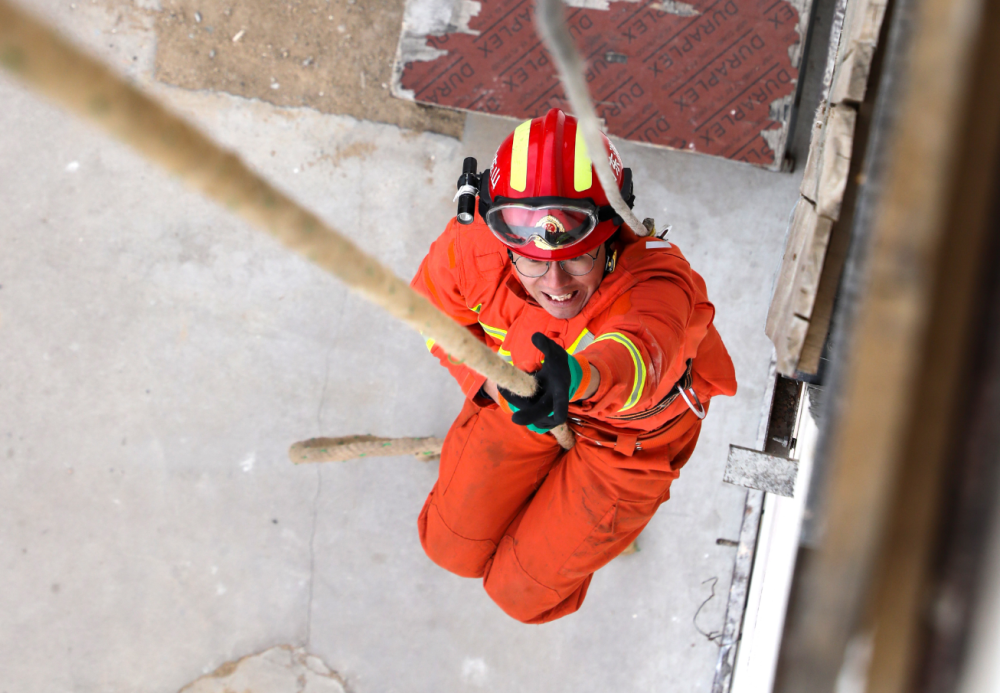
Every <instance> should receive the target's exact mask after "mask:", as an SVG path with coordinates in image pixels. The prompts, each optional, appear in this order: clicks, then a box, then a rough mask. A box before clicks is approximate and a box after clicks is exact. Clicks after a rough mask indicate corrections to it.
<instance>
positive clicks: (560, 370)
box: [497, 332, 590, 433]
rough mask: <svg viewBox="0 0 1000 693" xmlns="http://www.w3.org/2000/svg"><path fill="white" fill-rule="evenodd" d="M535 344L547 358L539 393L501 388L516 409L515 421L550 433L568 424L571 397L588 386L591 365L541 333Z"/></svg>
mask: <svg viewBox="0 0 1000 693" xmlns="http://www.w3.org/2000/svg"><path fill="white" fill-rule="evenodd" d="M531 343H532V344H534V345H535V347H536V348H537V349H538V350H539V351H540V352H542V356H544V357H545V360H544V362H543V363H542V367H541V368H540V369H539V370H538V371H536V372H535V374H534V375H535V379H536V380H537V381H538V389H537V390H536V391H535V394H534V395H533V396H531V397H522V396H520V395H515V394H514V393H513V392H511V391H510V390H505V389H504V388H502V387H501V388H497V389H498V391H499V392H500V396H501V397H502V398H503V399H504V400H506V403H507V406H508V407H509V409H510V410H511V412H513V416H512V417H511V420H512V421H513V422H514V423H516V424H517V425H519V426H527V427H528V430H530V431H534V432H535V433H548V432H549V431H550V430H551V429H553V428H555V427H556V426H558V425H560V424H563V423H566V417H567V416H568V414H569V403H570V400H571V398H572V397H574V396H575V395H576V394H577V393H578V392H580V391H582V390H583V389H586V385H585V384H584V387H583V388H581V387H580V385H581V384H583V381H584V380H586V381H588V382H589V380H590V364H589V363H587V362H586V361H585V360H584V359H582V358H578V357H575V356H570V355H569V354H568V353H566V350H565V349H563V348H562V347H561V346H559V345H558V344H556V343H555V342H553V341H552V340H551V339H549V338H548V337H546V336H545V335H544V334H542V333H541V332H536V333H535V334H533V335H532V336H531Z"/></svg>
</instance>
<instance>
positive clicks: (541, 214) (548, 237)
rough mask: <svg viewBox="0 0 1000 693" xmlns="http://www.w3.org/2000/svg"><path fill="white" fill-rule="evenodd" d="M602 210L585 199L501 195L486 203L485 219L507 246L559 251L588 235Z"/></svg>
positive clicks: (599, 219)
mask: <svg viewBox="0 0 1000 693" xmlns="http://www.w3.org/2000/svg"><path fill="white" fill-rule="evenodd" d="M603 211H604V210H602V209H598V207H597V205H595V204H594V202H593V201H592V200H589V199H583V200H576V199H569V198H563V197H536V198H531V199H524V200H505V199H504V198H502V197H501V198H497V200H496V201H495V202H494V203H493V204H492V205H490V207H489V209H488V210H487V211H486V214H485V221H486V225H487V226H488V227H489V228H490V230H491V231H492V232H493V233H494V234H495V235H496V236H497V238H499V239H500V240H501V241H502V242H503V243H504V244H505V245H507V246H509V247H511V248H521V247H524V246H526V245H528V244H529V243H534V244H535V246H537V247H538V248H539V249H541V250H559V249H562V248H567V247H569V246H572V245H575V244H577V243H579V242H580V241H582V240H583V239H584V238H586V237H587V236H588V235H590V233H591V232H592V231H593V230H594V229H595V228H596V227H597V224H598V223H600V222H601V221H603V219H602V218H601V217H602V216H603V215H602V212H603ZM609 216H610V215H609Z"/></svg>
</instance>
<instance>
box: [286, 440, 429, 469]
mask: <svg viewBox="0 0 1000 693" xmlns="http://www.w3.org/2000/svg"><path fill="white" fill-rule="evenodd" d="M443 446H444V440H443V439H442V438H376V437H375V436H345V437H343V438H310V439H309V440H303V441H302V442H301V443H296V444H295V445H293V446H292V449H291V450H289V451H288V457H289V458H290V459H291V460H292V462H294V463H295V464H309V463H310V462H345V461H347V460H353V459H358V458H360V457H395V456H401V455H414V456H415V457H416V458H417V459H418V460H421V461H423V462H430V461H431V460H435V459H437V458H438V457H440V456H441V448H442V447H443Z"/></svg>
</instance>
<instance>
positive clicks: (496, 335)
mask: <svg viewBox="0 0 1000 693" xmlns="http://www.w3.org/2000/svg"><path fill="white" fill-rule="evenodd" d="M479 324H480V325H482V327H483V331H484V332H486V334H488V335H489V336H490V337H493V339H495V340H497V341H498V342H500V343H501V344H502V343H503V340H504V339H506V338H507V330H501V329H500V328H499V327H490V326H489V325H487V324H486V323H484V322H483V321H482V320H480V321H479Z"/></svg>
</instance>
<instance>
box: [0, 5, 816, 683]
mask: <svg viewBox="0 0 1000 693" xmlns="http://www.w3.org/2000/svg"><path fill="white" fill-rule="evenodd" d="M33 7H35V8H36V9H37V10H39V11H40V12H41V13H42V14H44V15H46V16H47V17H48V18H50V19H51V20H52V21H54V22H56V23H57V24H59V25H60V26H62V27H63V28H64V29H65V30H67V31H70V32H71V34H72V36H73V37H74V38H75V39H76V40H78V41H79V42H81V43H82V44H83V45H85V46H86V47H88V48H89V49H90V50H93V51H95V52H96V53H97V54H99V55H100V56H102V57H103V58H104V59H105V60H107V61H108V62H109V63H110V64H112V65H114V66H115V67H116V68H117V69H120V70H121V71H122V72H124V73H126V74H129V75H131V76H133V77H134V78H135V79H137V80H138V81H139V82H140V83H141V84H143V85H145V86H146V88H148V89H149V90H150V91H152V92H153V93H155V94H157V95H159V96H160V97H161V98H163V99H165V100H166V101H167V102H168V103H169V104H170V105H171V106H172V107H173V108H176V109H177V110H179V111H180V112H182V113H184V114H186V115H187V116H189V117H191V118H193V119H194V120H195V121H196V122H197V123H198V124H199V125H200V126H201V127H203V128H204V129H205V130H206V131H208V132H209V133H210V134H212V135H213V136H214V137H216V138H217V139H219V140H220V141H222V142H223V143H224V144H226V145H227V146H230V147H232V148H235V149H237V150H238V151H239V152H240V153H241V155H243V156H244V157H245V158H246V159H247V160H248V161H249V162H250V163H251V164H252V165H253V166H255V167H257V168H258V169H259V170H260V171H261V172H262V173H264V175H266V176H267V177H268V178H269V179H270V180H272V181H274V182H276V183H277V184H278V185H280V186H282V187H283V188H284V189H286V190H288V191H289V192H290V193H291V194H292V195H293V196H295V197H296V198H297V199H299V200H302V201H303V202H304V203H305V204H306V205H308V206H309V207H310V208H312V209H314V210H316V211H317V212H318V213H319V214H320V215H322V216H323V218H324V219H326V220H328V221H329V222H330V223H332V224H333V225H335V226H336V227H338V228H340V229H342V230H349V231H352V232H353V233H354V234H355V237H356V239H357V241H358V242H359V244H360V245H362V246H363V247H364V248H365V249H366V250H368V251H370V252H372V253H374V254H375V255H377V256H378V257H380V258H381V259H382V260H383V261H384V262H386V263H387V264H388V265H389V266H390V267H392V268H393V269H394V270H395V271H396V272H398V273H399V274H400V275H403V276H411V275H412V273H413V272H414V271H415V269H416V267H417V264H418V263H419V261H420V259H421V257H422V255H423V253H424V252H425V250H426V248H427V246H428V245H429V244H430V242H431V241H432V240H433V239H434V238H435V237H436V236H437V234H438V233H439V232H440V230H441V229H442V228H443V227H444V224H445V223H446V222H447V220H448V219H449V218H450V216H451V215H452V214H454V207H453V203H452V201H451V198H452V195H453V192H454V181H455V178H456V176H457V173H458V172H459V171H460V169H461V162H462V158H463V157H464V156H467V155H473V156H477V157H478V158H479V159H480V161H481V162H486V161H488V160H489V159H490V158H491V157H492V154H493V150H494V148H495V146H496V144H497V143H498V142H499V140H500V139H501V138H502V136H503V135H504V134H506V133H507V132H509V131H510V129H511V128H512V124H511V123H510V122H509V121H498V120H490V119H485V118H469V119H468V120H467V121H466V123H465V130H464V134H463V137H462V139H461V140H458V139H454V138H449V137H445V136H442V135H438V134H433V133H426V132H414V131H408V130H401V129H398V128H396V127H393V126H389V125H384V124H376V123H372V122H366V121H358V120H355V119H353V118H350V117H346V116H342V115H329V114H322V113H319V112H317V111H314V110H311V109H282V108H278V107H275V106H273V105H271V104H266V103H262V102H260V101H255V100H246V99H242V98H238V97H234V96H230V95H226V94H218V93H213V92H204V91H203V92H191V91H185V90H182V89H178V88H174V87H170V86H165V85H163V84H159V83H156V82H154V81H153V80H152V74H153V71H152V66H153V63H154V55H153V53H154V48H155V42H154V38H155V37H154V33H153V31H154V30H153V22H151V21H149V20H148V18H146V16H145V15H142V16H140V17H139V19H137V20H135V21H129V20H127V19H126V20H121V17H122V16H126V17H127V16H130V13H131V12H132V11H133V9H134V8H135V6H134V5H129V4H128V3H122V4H119V5H115V4H97V3H92V2H86V1H84V2H65V1H63V0H36V2H35V3H34V4H33ZM150 11H151V12H152V11H155V9H151V10H150ZM140 20H141V21H140ZM0 101H2V103H4V105H5V108H4V109H3V110H2V111H0V133H2V134H0V180H3V181H4V185H3V186H0V209H2V210H3V212H4V223H3V224H2V225H0V249H2V252H0V361H2V362H3V363H5V364H9V367H8V368H7V369H4V371H3V373H2V374H0V412H3V413H4V416H2V417H0V443H2V444H3V445H2V447H0V454H2V455H3V458H4V461H5V464H4V465H3V466H2V467H0V507H3V508H4V510H5V515H4V517H5V522H4V529H3V530H2V533H0V571H2V572H0V576H2V577H0V579H2V581H3V584H4V585H5V589H4V590H3V591H2V592H0V613H3V614H4V615H5V621H4V623H5V626H6V627H5V628H3V629H2V630H0V652H3V653H4V654H3V655H2V656H0V672H2V675H0V678H2V681H3V683H2V685H0V691H3V690H8V691H32V690H73V691H80V692H81V693H90V692H92V691H93V692H97V691H100V692H101V693H105V692H112V693H114V692H117V691H122V692H124V691H129V692H131V691H136V690H140V691H148V692H151V693H157V692H163V693H167V692H170V691H177V690H179V689H180V688H181V687H182V686H184V685H185V684H187V683H188V682H191V681H193V680H194V679H196V678H197V677H198V676H199V675H202V674H207V673H209V672H212V671H213V670H215V669H216V668H217V667H219V666H220V665H222V664H223V663H225V662H229V661H233V660H236V659H238V658H240V657H243V656H244V655H247V654H248V653H253V652H262V651H265V650H267V649H269V648H271V647H273V646H275V645H276V644H279V643H293V644H294V645H297V646H305V647H306V648H307V649H308V651H309V652H311V653H313V654H315V655H318V656H320V657H322V658H323V660H324V661H325V662H326V663H327V665H329V666H330V667H331V668H332V669H335V670H336V671H338V672H339V673H340V674H341V675H343V677H344V679H345V681H346V682H347V684H348V686H349V687H350V688H351V690H352V691H354V692H355V693H367V692H372V693H374V692H376V691H377V692H378V693H388V692H390V691H401V692H405V693H419V692H422V691H435V692H436V691H441V690H444V691H464V690H469V691H474V690H492V691H519V692H527V693H531V692H533V691H539V692H540V691H552V690H566V689H580V690H593V689H615V690H627V691H662V690H685V691H708V690H709V688H710V685H711V679H712V669H713V667H714V664H715V657H716V653H717V648H716V645H715V643H713V642H710V641H709V640H708V639H707V638H706V637H705V636H704V635H702V634H701V633H699V629H700V630H701V631H704V632H706V633H711V632H713V631H715V630H717V629H718V628H719V627H720V625H721V624H722V622H723V618H724V613H723V611H724V605H725V599H724V598H721V595H724V594H725V592H726V590H727V589H728V581H729V576H730V573H731V571H732V565H733V557H734V553H735V550H734V549H733V548H732V547H729V546H720V545H717V544H716V539H717V538H720V537H722V538H728V539H732V538H734V537H736V536H737V533H738V530H739V522H740V518H741V514H742V503H743V497H744V493H743V492H742V491H741V490H740V489H737V488H735V487H732V486H728V485H725V484H723V483H722V481H721V478H722V470H723V467H724V465H725V460H726V452H727V446H728V444H729V443H737V444H744V445H747V444H749V443H750V442H751V441H753V440H754V439H755V432H756V429H757V422H758V418H759V417H758V414H759V411H758V405H759V402H760V399H761V394H762V391H763V386H764V380H765V377H766V374H767V367H768V362H769V359H770V346H769V343H768V341H767V339H766V337H765V336H764V334H763V330H762V326H763V321H764V316H765V312H766V307H767V302H768V299H769V295H770V286H771V282H772V275H773V271H774V269H775V268H776V267H777V263H778V260H779V258H780V253H781V250H782V245H783V238H784V230H785V224H786V221H787V217H788V212H789V210H790V209H791V207H792V205H793V204H794V202H795V200H796V199H797V196H798V193H797V186H798V180H797V176H788V175H778V174H773V173H767V172H764V171H757V170H752V169H747V168H744V167H740V166H735V165H732V164H728V163H726V162H722V161H714V160H710V159H704V160H702V159H697V158H693V157H686V156H684V155H682V154H676V153H672V152H663V151H656V150H650V149H643V148H641V147H638V146H634V145H627V144H620V145H619V148H620V151H621V154H622V157H623V158H624V159H625V160H626V161H627V162H628V163H629V164H630V165H631V166H632V168H633V169H634V171H635V175H636V180H637V185H638V191H639V193H640V194H639V199H638V202H637V212H638V213H639V215H640V216H655V217H656V218H657V219H658V220H660V222H661V223H663V222H667V223H672V224H673V225H674V231H673V232H671V238H672V240H673V241H674V242H676V243H677V244H678V245H680V247H681V248H682V249H683V250H684V252H685V253H686V254H687V256H688V257H689V258H690V259H691V261H692V263H693V264H694V265H695V267H696V268H697V269H698V270H699V271H700V272H702V274H703V275H704V276H705V278H706V281H707V283H708V286H709V291H710V294H711V296H712V298H713V300H714V301H715V303H716V306H717V309H718V317H717V322H718V325H719V328H720V330H721V332H722V334H723V336H724V338H725V339H726V340H727V343H728V344H729V345H730V347H731V350H732V352H733V357H734V361H735V364H736V369H737V374H738V377H739V378H740V392H739V394H738V395H737V396H736V397H735V398H732V399H730V400H720V401H717V402H716V403H714V404H713V408H712V413H711V415H710V417H709V418H708V420H707V423H706V426H705V429H704V432H703V436H702V441H701V444H700V446H699V449H698V452H697V453H696V455H695V457H694V458H693V459H692V461H691V462H690V463H689V464H688V465H687V467H685V470H684V474H683V475H682V477H681V479H680V480H679V481H678V482H677V484H675V486H674V488H673V490H672V491H673V493H672V495H673V498H672V500H671V501H670V502H669V503H667V504H666V505H664V507H663V508H662V509H661V511H660V512H659V514H658V515H657V516H656V518H654V520H653V522H652V523H651V524H650V527H649V528H648V529H647V531H646V532H645V533H644V534H643V537H642V539H641V541H640V545H641V547H642V550H641V551H640V552H639V553H637V554H635V555H632V556H627V557H624V558H622V559H618V560H616V561H614V562H613V563H612V564H611V565H610V566H608V567H607V568H606V569H604V570H602V571H601V572H600V573H599V574H598V576H597V577H596V578H595V580H594V582H593V585H592V587H591V590H590V593H589V595H588V598H587V603H586V604H585V605H584V608H583V609H582V610H581V612H580V613H578V614H576V615H574V616H572V617H571V618H567V619H564V620H562V621H558V622H555V623H552V624H547V625H545V626H540V627H528V626H523V625H521V624H518V623H516V622H514V621H511V620H510V619H508V618H507V617H506V616H505V615H503V614H502V613H501V612H500V611H499V609H497V608H496V607H495V606H494V605H493V604H492V603H491V602H490V601H489V599H488V598H487V597H486V596H485V594H484V593H483V591H482V588H481V586H480V585H479V584H478V582H477V581H473V580H464V579H461V578H458V577H455V576H453V575H450V574H448V573H445V572H443V571H442V570H440V569H438V568H437V567H436V566H434V565H433V564H432V563H431V562H430V561H429V560H428V559H426V557H424V555H423V553H422V551H421V549H420V546H419V542H418V541H417V536H416V516H417V513H418V512H419V509H420V507H421V504H422V502H423V499H424V496H425V494H426V493H427V491H428V490H429V488H430V486H431V484H432V483H433V480H434V477H435V473H436V465H434V464H423V463H419V462H416V461H414V460H413V459H412V458H386V459H378V460H368V461H354V462H348V463H341V464H331V465H326V466H322V467H294V466H292V465H291V464H290V463H289V462H288V460H287V457H286V450H287V447H288V445H289V444H290V443H292V442H294V441H295V440H300V439H304V438H308V437H311V436H317V435H328V436H337V435H349V434H360V433H371V434H375V435H385V436H417V435H443V434H444V433H445V432H446V431H447V428H448V425H449V424H450V422H451V419H452V418H453V416H454V415H455V413H456V412H457V411H458V408H459V406H460V403H461V394H460V392H459V391H458V389H457V386H455V384H454V383H453V382H452V381H451V380H450V378H449V377H448V376H447V374H446V372H445V371H444V370H443V369H442V368H441V367H440V366H439V365H438V364H437V363H436V361H435V360H434V359H432V358H430V357H429V356H428V355H427V353H426V350H425V348H424V346H423V343H422V340H421V339H420V337H419V336H418V335H415V334H410V333H409V332H408V331H406V330H405V329H402V328H401V327H400V326H398V325H397V324H395V323H394V322H393V321H392V320H391V319H390V318H389V317H387V316H386V315H384V314H382V313H380V312H379V311H377V310H374V309H372V308H371V307H370V306H369V305H367V304H366V303H365V302H363V301H362V300H361V299H359V298H356V297H354V296H351V295H350V294H349V293H348V292H347V291H345V290H344V288H343V287H342V286H340V285H339V284H338V283H337V282H336V281H335V280H333V279H331V278H330V277H328V276H326V275H324V274H323V273H322V272H320V271H319V270H317V269H316V268H314V267H312V266H311V265H309V264H308V263H307V262H305V261H304V260H302V259H300V258H298V257H296V256H293V255H290V254H288V253H287V252H285V251H284V250H283V249H282V248H281V247H279V246H278V245H277V244H275V243H274V242H272V241H271V240H270V239H269V238H267V237H265V236H264V235H262V234H259V233H257V232H255V231H253V230H252V229H250V228H247V227H246V226H244V225H243V224H241V223H239V222H237V221H236V220H234V219H233V218H231V217H229V216H228V215H227V214H225V213H224V212H223V211H221V210H219V209H217V208H215V207H214V206H213V205H211V204H209V203H208V202H206V201H205V200H202V199H201V198H199V197H198V196H196V195H193V194H191V193H189V192H187V191H186V190H184V189H182V188H181V187H180V186H179V185H178V184H177V183H176V181H173V180H171V179H170V178H169V177H167V176H165V175H163V174H162V173H160V172H159V171H158V170H156V169H154V168H153V167H151V166H150V165H149V164H147V163H146V162H144V161H142V160H141V159H139V158H138V157H137V156H135V155H134V154H132V153H131V152H129V151H128V150H126V149H124V148H123V147H121V146H119V145H117V144H116V143H113V142H110V141H108V140H106V139H104V138H103V137H101V136H99V135H97V134H96V133H94V132H93V131H91V130H90V129H88V128H87V127H86V126H84V125H82V124H80V123H77V122H75V121H74V120H72V119H71V118H69V117H67V116H66V115H64V114H62V113H60V112H59V111H57V110H55V109H53V108H52V107H50V106H49V105H47V104H45V103H43V102H41V101H39V100H37V99H36V98H35V97H33V96H31V95H29V94H28V93H26V92H25V91H23V90H22V89H21V88H20V87H18V86H16V85H15V84H13V83H12V82H10V81H9V80H8V79H7V78H6V77H5V76H3V75H0ZM712 578H718V581H717V583H715V582H706V581H709V580H711V579H712ZM712 589H714V591H715V594H716V598H714V599H710V600H708V601H706V599H707V598H708V597H709V596H710V594H711V590H712ZM703 602H704V606H703V607H701V608H700V611H699V606H700V605H701V604H702V603H703ZM695 614H697V618H698V622H697V627H696V624H695V623H694V616H695Z"/></svg>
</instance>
